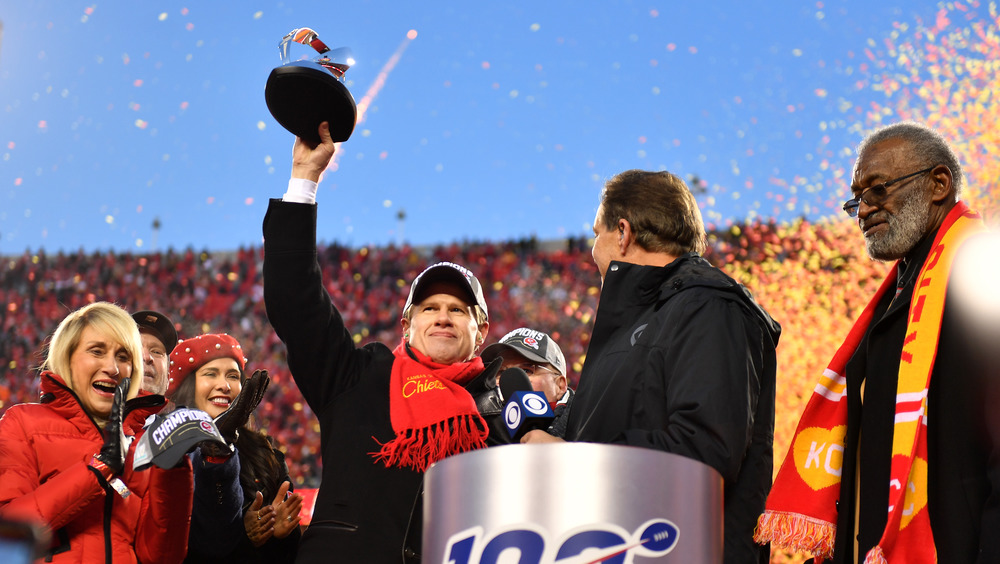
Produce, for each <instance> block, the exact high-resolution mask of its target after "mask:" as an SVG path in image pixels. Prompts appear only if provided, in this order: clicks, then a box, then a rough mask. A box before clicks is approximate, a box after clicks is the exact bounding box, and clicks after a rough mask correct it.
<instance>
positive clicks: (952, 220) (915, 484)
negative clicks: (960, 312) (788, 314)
mask: <svg viewBox="0 0 1000 564" xmlns="http://www.w3.org/2000/svg"><path fill="white" fill-rule="evenodd" d="M981 230H983V225H982V220H981V218H980V216H979V215H978V214H976V213H974V212H972V211H970V210H969V208H968V206H966V205H965V204H964V203H962V202H959V203H958V204H956V205H955V207H954V208H953V209H952V210H951V212H949V213H948V216H947V217H946V218H945V220H944V223H943V224H942V226H941V228H940V229H939V230H938V233H937V237H936V238H935V240H934V244H933V246H932V247H931V252H930V254H929V255H928V256H927V260H925V261H924V264H923V266H922V267H921V270H920V274H919V276H918V278H917V282H916V285H915V286H914V290H913V298H912V299H911V302H910V310H909V316H908V318H907V324H906V337H905V340H904V341H903V349H902V351H901V353H900V363H899V379H898V382H897V384H896V417H895V423H894V425H893V441H892V463H891V469H890V478H891V481H890V491H889V507H888V512H889V519H888V522H887V523H886V528H885V531H883V533H882V538H881V539H880V540H879V542H878V545H876V546H875V547H874V548H873V549H871V550H870V551H869V552H868V554H867V555H866V556H865V563H866V564H884V563H886V562H907V563H908V564H923V563H934V562H937V552H936V551H935V548H934V536H933V534H932V532H931V523H930V517H929V515H928V513H927V390H928V389H929V387H930V378H931V373H932V372H933V370H934V359H935V357H936V356H937V346H938V339H939V337H940V333H941V320H942V317H943V315H944V300H945V294H946V290H947V287H948V276H949V274H950V272H951V266H952V262H953V260H954V257H955V253H956V251H957V250H958V248H959V247H960V246H961V244H962V242H964V241H965V239H967V238H968V237H969V236H970V235H973V234H975V233H977V232H979V231H981ZM897 269H898V263H897V265H894V266H893V268H892V270H891V271H890V272H889V274H888V276H887V277H886V279H885V281H883V283H882V285H881V287H879V289H878V292H876V293H875V296H874V297H873V298H872V300H871V302H869V303H868V306H867V307H865V309H864V311H863V312H862V313H861V316H860V317H859V318H858V320H857V321H856V322H855V323H854V326H853V327H852V328H851V331H850V333H848V336H847V340H846V341H844V344H843V345H841V346H840V348H839V349H838V350H837V353H836V354H835V355H834V357H833V360H832V361H830V364H829V366H828V367H827V369H826V370H825V371H824V372H823V377H822V378H821V379H820V381H819V384H817V385H816V388H815V389H814V390H813V394H812V397H811V398H810V399H809V402H808V404H806V408H805V411H803V413H802V418H801V419H800V420H799V424H798V426H797V427H796V429H795V436H794V437H793V438H792V444H791V446H790V447H789V449H788V454H787V455H786V456H785V460H784V462H783V463H782V464H781V468H780V469H779V470H778V476H777V478H776V479H775V481H774V487H773V488H771V494H770V495H769V496H768V498H767V506H766V509H765V511H764V514H763V515H761V516H760V519H759V520H758V523H757V532H756V535H755V540H756V541H757V542H759V543H765V542H772V543H774V544H775V545H776V546H780V547H784V548H788V549H791V550H796V551H807V552H810V553H812V554H813V555H814V556H815V557H816V562H822V561H823V560H824V559H827V558H831V557H832V556H833V546H834V539H835V537H836V522H837V509H836V503H837V500H838V498H839V496H840V474H841V466H842V463H843V453H844V437H845V435H846V432H847V398H846V397H845V394H844V390H845V387H846V381H845V378H844V372H845V368H846V366H847V361H848V360H850V358H851V356H852V355H854V351H855V350H857V348H858V344H859V343H860V342H861V339H862V337H863V336H864V334H865V331H866V330H867V328H868V325H869V324H870V323H871V321H872V316H873V315H874V311H875V306H876V304H878V302H879V300H880V299H881V298H882V296H883V295H884V294H885V292H887V291H889V290H890V289H891V288H893V287H894V285H895V281H896V272H897Z"/></svg>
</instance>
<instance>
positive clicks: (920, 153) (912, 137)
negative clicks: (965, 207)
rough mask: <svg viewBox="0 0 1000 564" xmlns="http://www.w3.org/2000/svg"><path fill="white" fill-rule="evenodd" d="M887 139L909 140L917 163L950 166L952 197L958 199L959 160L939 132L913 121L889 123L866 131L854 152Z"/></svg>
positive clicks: (960, 189)
mask: <svg viewBox="0 0 1000 564" xmlns="http://www.w3.org/2000/svg"><path fill="white" fill-rule="evenodd" d="M888 139H902V140H903V141H905V142H906V143H909V145H910V147H911V148H912V149H913V154H914V155H916V158H917V159H918V160H919V161H920V165H918V166H921V167H930V166H935V165H938V164H943V165H945V166H946V167H948V168H949V169H950V170H951V178H952V184H954V186H955V199H956V200H958V199H961V197H962V185H963V178H964V175H963V174H962V165H961V164H959V162H958V157H957V156H955V151H953V150H952V148H951V145H949V144H948V141H946V140H945V138H944V137H943V136H942V135H941V134H940V133H938V132H937V131H935V130H934V129H931V128H930V127H929V126H927V125H925V124H923V123H918V122H915V121H903V122H899V123H893V124H891V125H886V126H884V127H880V128H878V129H876V130H875V131H873V132H871V133H869V134H868V136H867V137H865V138H864V139H863V140H862V141H861V143H859V144H858V149H857V155H858V156H859V157H860V156H861V154H862V153H864V152H865V151H867V150H868V149H869V148H871V147H872V146H874V145H876V144H878V143H881V142H882V141H886V140H888Z"/></svg>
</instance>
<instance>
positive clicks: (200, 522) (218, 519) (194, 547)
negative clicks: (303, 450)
mask: <svg viewBox="0 0 1000 564" xmlns="http://www.w3.org/2000/svg"><path fill="white" fill-rule="evenodd" d="M246 362H247V359H246V357H245V356H244V351H243V348H242V347H241V346H240V344H239V342H237V341H236V339H234V338H233V337H231V336H229V335H226V334H205V335H199V336H197V337H194V338H192V339H185V340H183V341H179V342H178V343H177V346H176V347H174V350H173V351H172V352H171V353H170V375H169V380H168V381H169V384H168V388H167V397H169V398H170V400H171V401H172V402H173V403H174V404H176V405H178V406H180V405H185V406H187V407H193V408H196V409H200V410H202V411H204V412H206V413H208V414H209V415H210V416H212V418H216V419H217V418H218V417H219V416H220V415H222V414H223V413H225V412H226V410H227V409H229V407H230V406H231V405H232V403H233V402H234V401H235V400H236V397H237V396H238V395H239V394H240V391H241V390H242V389H243V385H244V383H245V382H246V380H247V377H246V372H245V371H244V368H245V367H246ZM227 438H229V439H230V440H233V439H234V444H233V446H234V447H235V449H234V453H233V455H232V456H227V455H226V454H227V453H206V452H204V449H199V450H198V451H196V452H194V453H193V455H192V463H193V464H194V468H195V509H194V513H193V514H192V516H191V539H190V541H189V547H188V557H187V559H186V560H185V562H213V564H214V563H216V562H219V561H220V559H221V561H225V562H268V563H270V562H278V563H280V562H292V561H294V560H295V555H296V553H297V549H298V541H299V537H300V536H301V533H300V532H299V512H300V511H301V509H302V496H301V495H300V494H296V493H291V494H289V493H288V492H289V490H290V489H291V481H290V479H289V477H288V467H287V466H286V465H285V457H284V455H283V454H282V452H281V451H280V450H278V448H277V447H276V445H275V444H274V442H273V439H271V438H270V437H268V436H267V435H264V434H263V433H260V432H258V431H255V430H253V429H251V428H250V427H249V426H248V424H247V423H246V422H243V424H241V425H240V426H239V430H238V432H236V433H235V437H227ZM237 476H238V480H239V487H236V477H237ZM199 498H201V501H202V503H199ZM264 500H267V501H268V503H269V504H268V505H266V506H265V505H264ZM233 506H236V507H239V508H240V512H239V515H236V516H231V515H226V514H225V513H226V512H227V511H228V510H227V509H225V508H228V507H233ZM220 512H221V513H223V515H220V514H219V513H220ZM220 527H227V528H228V530H220ZM234 529H235V530H237V534H236V535H235V536H234V535H233V534H231V532H232V531H233V530H234ZM227 538H228V539H232V541H230V542H226V541H225V539H227ZM220 541H221V542H220Z"/></svg>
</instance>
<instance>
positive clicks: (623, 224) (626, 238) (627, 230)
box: [618, 219, 634, 256]
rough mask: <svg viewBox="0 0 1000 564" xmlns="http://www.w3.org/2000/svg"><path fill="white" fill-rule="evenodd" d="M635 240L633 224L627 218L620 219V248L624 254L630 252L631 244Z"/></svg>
mask: <svg viewBox="0 0 1000 564" xmlns="http://www.w3.org/2000/svg"><path fill="white" fill-rule="evenodd" d="M633 242H634V234H633V233H632V226H631V225H630V224H629V222H628V220H627V219H619V220H618V250H619V251H620V252H621V254H622V256H625V255H626V254H627V253H628V248H629V245H631V244H632V243H633Z"/></svg>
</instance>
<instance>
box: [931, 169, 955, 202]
mask: <svg viewBox="0 0 1000 564" xmlns="http://www.w3.org/2000/svg"><path fill="white" fill-rule="evenodd" d="M931 182H933V183H934V186H933V187H932V188H931V201H933V202H935V203H942V202H950V201H954V200H955V179H954V177H953V176H952V174H951V169H950V168H948V167H947V166H945V165H938V166H936V167H934V170H932V171H931ZM949 197H950V199H949Z"/></svg>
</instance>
